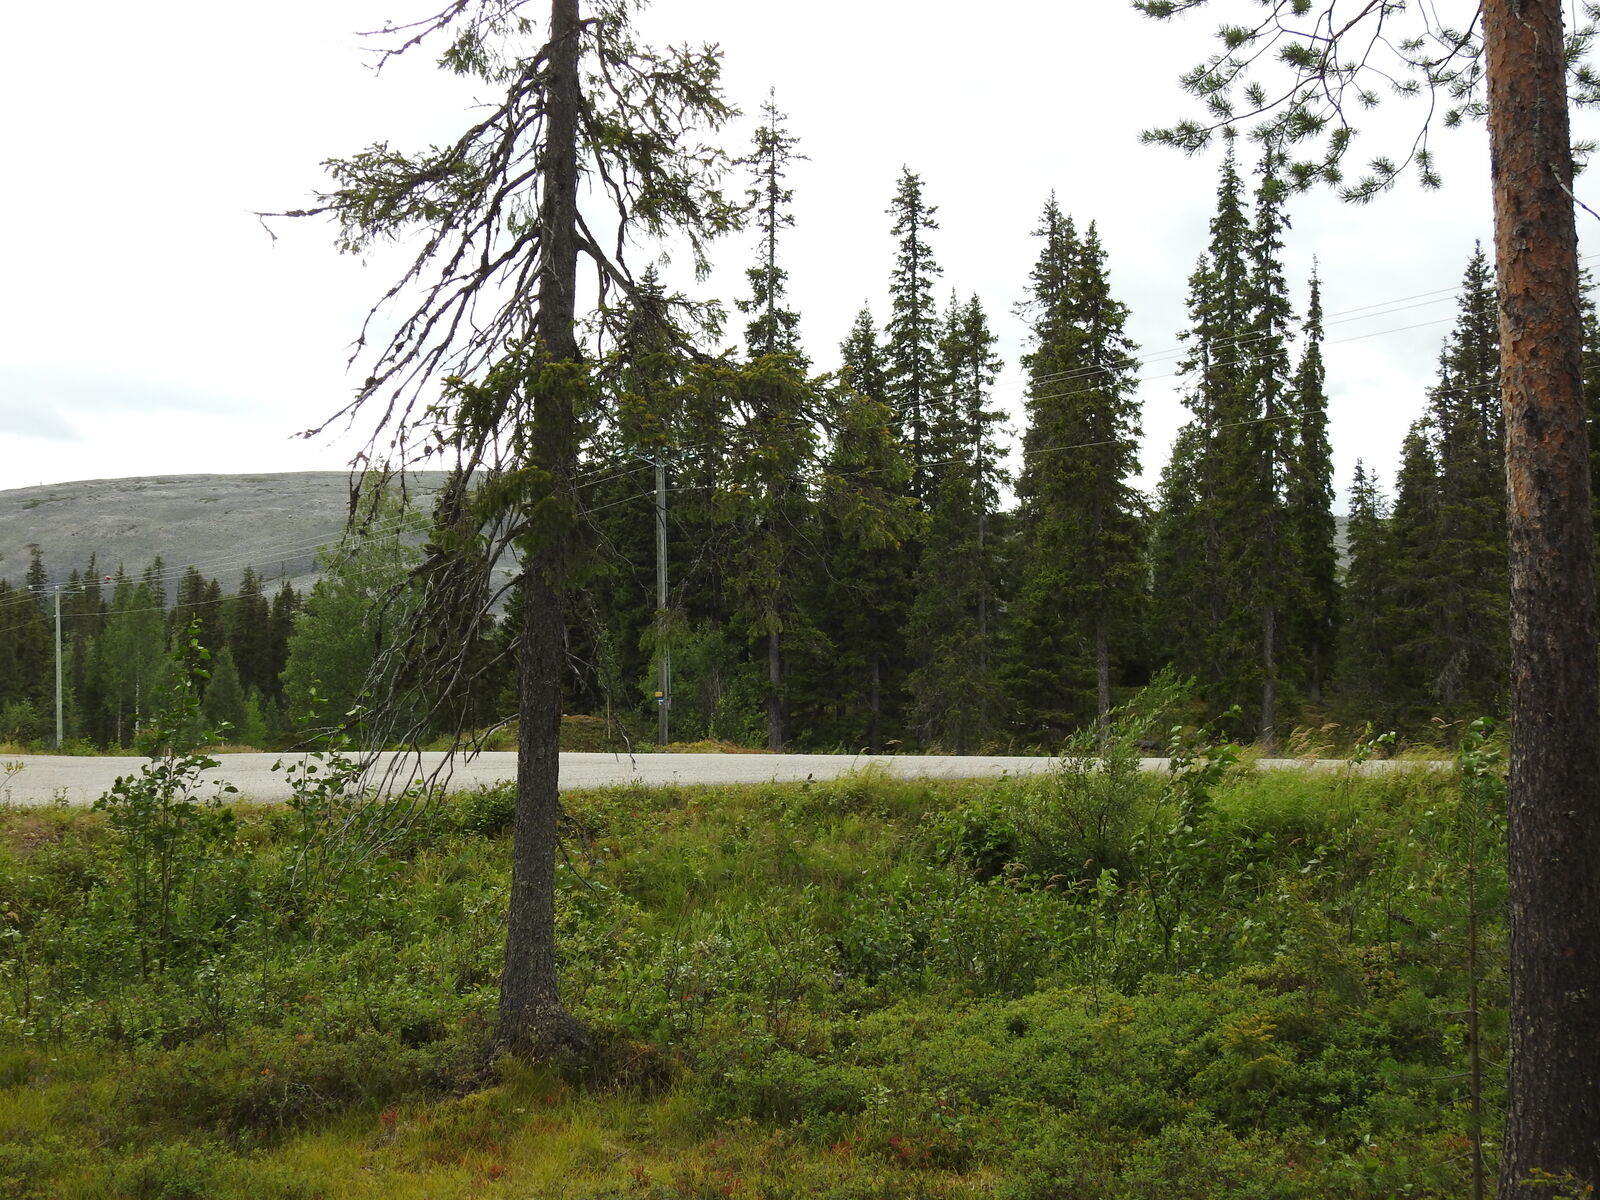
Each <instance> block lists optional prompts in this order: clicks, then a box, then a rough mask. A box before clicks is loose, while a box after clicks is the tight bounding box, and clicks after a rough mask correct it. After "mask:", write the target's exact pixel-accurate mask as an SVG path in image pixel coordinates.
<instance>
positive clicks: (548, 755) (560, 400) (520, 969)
mask: <svg viewBox="0 0 1600 1200" xmlns="http://www.w3.org/2000/svg"><path fill="white" fill-rule="evenodd" d="M579 36H580V28H579V24H578V0H551V5H550V54H549V66H548V68H547V70H548V80H549V84H548V87H549V91H548V93H547V95H548V100H547V103H546V109H545V121H546V126H545V144H544V163H543V179H542V184H543V195H542V203H541V207H540V213H539V220H540V225H541V229H540V237H541V248H542V252H543V254H542V258H543V261H542V264H541V267H540V271H539V285H538V286H539V294H538V316H537V326H536V332H537V334H538V338H539V342H540V343H541V347H540V348H541V349H542V351H543V353H544V355H545V357H546V359H547V360H548V361H549V362H551V363H571V362H576V361H577V359H578V344H577V337H576V335H575V334H574V332H573V322H574V318H575V316H576V311H577V273H578V242H577V213H578V200H577V197H578V112H579V93H578V88H579V80H578V55H579ZM547 382H548V381H547ZM533 400H534V429H533V433H532V445H531V453H532V456H533V459H534V462H535V464H536V465H537V466H540V467H543V468H545V469H546V470H548V471H549V472H550V475H551V478H552V480H553V483H552V486H553V487H555V488H558V489H559V488H564V487H567V486H569V484H570V481H571V478H572V475H573V471H574V465H575V462H574V459H575V454H574V450H573V445H574V438H575V422H574V416H573V409H572V398H571V396H570V394H568V392H567V391H566V390H565V389H563V388H562V387H560V386H544V387H537V386H536V394H535V395H534V398H533ZM562 532H563V531H559V530H554V529H542V530H540V531H539V532H538V534H537V536H538V539H539V540H538V542H537V544H536V546H535V548H534V551H533V553H532V554H531V555H530V556H529V559H528V562H527V565H526V567H525V568H524V571H523V586H524V588H525V595H526V601H527V605H526V608H525V609H524V615H523V627H522V638H521V640H520V642H519V643H518V678H517V685H518V706H517V711H518V718H519V721H520V725H519V728H518V736H517V812H516V826H515V833H514V836H513V840H512V849H511V905H510V912H509V914H508V916H507V921H506V954H505V972H504V974H503V975H502V977H501V981H500V1013H499V1030H498V1040H499V1041H500V1043H501V1044H502V1045H505V1046H508V1047H512V1048H515V1049H518V1050H520V1051H523V1052H527V1053H533V1054H544V1053H550V1052H552V1051H561V1050H567V1049H571V1048H575V1047H579V1046H582V1045H584V1044H585V1043H586V1041H587V1039H586V1037H585V1035H584V1031H583V1028H582V1026H580V1025H579V1024H578V1022H577V1021H576V1020H575V1019H573V1017H572V1016H571V1015H570V1014H569V1013H568V1012H567V1010H566V1008H565V1007H564V1006H563V1005H562V1003H561V997H560V995H559V993H558V991H557V987H556V946H555V865H556V864H555V859H556V849H557V837H558V834H557V829H556V817H557V813H558V812H559V799H558V791H557V788H558V784H559V782H560V772H561V758H560V736H561V668H562V664H563V661H564V658H565V647H564V645H563V635H564V630H565V628H566V625H565V622H564V621H563V619H562V604H561V591H560V589H561V587H562V566H563V563H562V558H563V543H564V541H565V540H566V539H565V538H564V537H563V536H562Z"/></svg>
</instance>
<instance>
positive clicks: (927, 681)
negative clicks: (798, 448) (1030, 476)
mask: <svg viewBox="0 0 1600 1200" xmlns="http://www.w3.org/2000/svg"><path fill="white" fill-rule="evenodd" d="M994 343H995V338H994V335H993V334H992V333H991V332H990V331H989V325H988V319H987V317H986V316H985V315H984V311H983V306H982V305H981V304H980V303H979V301H978V298H977V297H976V296H974V297H972V298H971V299H970V300H968V301H967V302H966V303H964V304H963V303H960V302H959V301H957V300H956V298H955V297H954V296H952V297H951V300H950V307H949V309H948V310H947V312H946V314H945V318H944V322H943V332H942V336H941V337H940V339H939V384H940V386H939V387H938V389H937V390H936V393H935V395H936V397H937V403H935V404H930V405H929V406H927V407H926V408H925V409H924V412H925V413H926V414H927V415H928V416H929V421H928V428H927V432H926V437H927V441H926V446H927V447H928V449H929V451H930V457H929V459H928V460H927V461H925V462H924V467H925V468H926V469H927V471H928V476H927V477H928V479H929V481H930V485H929V490H928V492H927V494H926V496H925V497H924V503H925V505H926V507H927V513H928V517H927V523H926V525H925V527H924V530H923V538H922V548H921V549H922V552H921V555H920V556H919V559H918V562H917V570H916V573H915V575H914V577H913V578H914V582H913V585H912V601H911V611H910V614H909V617H908V622H907V632H906V641H907V644H908V645H909V646H911V647H913V648H914V661H915V663H916V665H915V667H914V668H913V670H912V671H911V673H910V675H909V677H908V678H907V681H906V687H907V690H908V692H909V694H910V705H911V721H912V725H913V727H914V729H915V730H916V732H917V735H918V738H919V740H920V741H921V742H922V744H923V745H925V746H927V745H941V746H944V747H946V748H948V749H952V750H954V751H955V752H956V753H964V752H966V751H967V750H969V749H970V748H972V747H974V746H976V745H978V744H979V743H980V742H981V741H982V740H983V739H984V738H985V737H987V736H988V735H989V734H990V733H991V732H992V730H993V727H994V722H995V716H996V707H997V704H996V701H997V687H996V679H995V670H994V669H995V654H994V649H993V628H992V624H993V620H994V615H995V608H996V604H995V594H996V587H997V582H998V575H999V572H998V554H997V546H996V539H995V538H994V536H993V534H992V533H991V527H992V525H993V522H994V514H995V511H996V509H997V508H998V503H999V488H1000V485H1001V483H1002V482H1003V480H1004V471H1003V470H1002V468H1001V467H1000V464H999V449H998V446H997V444H996V430H997V427H998V425H999V422H1000V420H1001V414H1000V413H999V411H998V410H996V409H995V408H994V407H992V395H991V393H992V390H993V387H994V380H995V377H996V375H997V374H998V372H999V369H1000V360H999V359H998V358H997V357H996V356H995V354H994Z"/></svg>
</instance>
